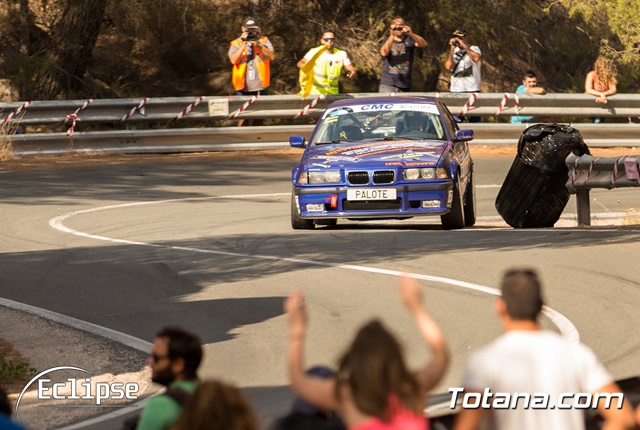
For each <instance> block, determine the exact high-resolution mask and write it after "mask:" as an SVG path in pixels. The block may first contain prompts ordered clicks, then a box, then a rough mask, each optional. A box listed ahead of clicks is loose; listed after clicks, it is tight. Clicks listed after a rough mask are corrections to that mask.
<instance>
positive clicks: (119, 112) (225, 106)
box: [0, 93, 640, 125]
mask: <svg viewBox="0 0 640 430" xmlns="http://www.w3.org/2000/svg"><path fill="white" fill-rule="evenodd" d="M404 94H407V95H415V96H436V95H437V96H438V97H439V98H440V99H441V100H442V101H443V102H444V103H445V104H446V105H447V106H448V107H449V109H450V110H451V112H452V113H453V114H456V115H457V114H459V113H461V112H462V111H463V109H464V107H465V105H466V104H467V103H468V102H469V94H464V93H439V94H438V93H403V95H404ZM507 94H509V93H507ZM380 95H384V94H380V93H351V94H336V95H329V96H326V97H324V98H320V97H314V96H309V97H307V98H306V99H301V98H300V97H298V96H295V95H274V96H261V97H258V98H257V99H256V98H253V97H245V96H224V97H220V96H215V97H214V96H210V97H158V98H144V99H133V98H127V99H99V100H92V101H91V102H90V103H87V102H88V101H85V100H51V101H33V102H8V103H6V102H5V103H0V114H1V115H2V116H3V118H4V119H5V121H8V122H15V123H20V124H24V125H55V124H60V123H62V122H63V121H65V120H68V121H70V120H71V119H70V118H69V116H70V115H74V114H75V115H77V117H78V118H79V119H80V120H81V121H82V122H86V123H129V122H140V121H172V120H174V119H176V117H178V116H179V115H181V114H182V113H184V115H183V116H182V117H181V118H180V120H181V121H202V120H212V119H214V120H216V119H217V120H220V119H229V117H230V116H231V115H233V114H234V113H235V112H238V111H239V110H241V112H240V113H239V116H238V117H239V118H246V119H268V118H279V119H282V118H293V117H295V116H296V115H299V114H301V113H302V111H303V110H304V109H305V108H307V111H306V112H305V113H304V115H306V116H310V117H318V116H320V115H321V113H322V112H323V111H324V109H326V107H327V106H329V104H330V103H332V102H334V101H336V100H343V99H352V98H360V97H366V96H380ZM509 95H510V97H509V99H508V100H505V93H478V94H477V97H476V98H475V100H474V102H473V104H472V105H471V106H470V107H469V111H468V113H469V114H470V115H474V116H495V115H497V114H498V110H500V107H501V106H502V109H501V112H500V115H503V116H504V115H507V116H511V115H514V114H515V106H514V103H515V98H514V97H513V96H514V95H513V94H509ZM518 100H519V101H518V105H519V114H521V115H533V116H555V117H558V116H561V117H568V116H573V117H590V116H603V117H638V116H640V94H616V95H614V96H611V97H609V98H608V100H609V103H607V104H606V105H602V104H597V103H595V100H594V97H593V96H590V95H586V94H547V95H544V96H537V95H527V94H521V95H520V94H519V95H518ZM505 101H506V103H505V104H503V102H505ZM85 104H86V106H85ZM312 104H313V106H311V105H312ZM243 107H244V109H243ZM21 108H22V109H21ZM19 109H21V111H20V113H19V114H17V115H13V116H12V117H11V118H8V117H10V116H11V115H12V113H15V112H16V111H17V110H19ZM187 109H188V110H189V112H188V113H187V112H185V110H187Z"/></svg>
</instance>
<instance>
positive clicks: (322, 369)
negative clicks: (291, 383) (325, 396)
mask: <svg viewBox="0 0 640 430" xmlns="http://www.w3.org/2000/svg"><path fill="white" fill-rule="evenodd" d="M305 373H306V374H307V375H309V376H310V377H313V378H318V379H329V378H333V377H334V376H335V373H334V372H333V370H331V369H330V368H328V367H326V366H314V367H311V368H309V369H307V371H306V372H305ZM271 430H346V428H345V426H344V423H343V422H342V419H340V417H338V416H337V415H336V414H335V413H333V412H325V411H322V410H320V409H318V408H316V407H315V406H313V405H312V404H310V403H309V402H307V401H305V400H304V399H303V398H302V397H300V396H298V397H296V399H295V401H294V402H293V408H292V410H291V412H290V413H289V414H287V415H285V416H284V417H282V418H280V419H278V420H277V421H276V422H275V424H274V426H273V427H272V429H271Z"/></svg>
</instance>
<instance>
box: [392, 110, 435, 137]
mask: <svg viewBox="0 0 640 430" xmlns="http://www.w3.org/2000/svg"><path fill="white" fill-rule="evenodd" d="M427 134H428V133H427V131H426V130H425V118H424V117H423V116H422V115H421V114H420V113H418V112H408V113H407V114H406V115H405V116H404V129H403V130H402V131H400V133H398V136H402V137H426V136H427Z"/></svg>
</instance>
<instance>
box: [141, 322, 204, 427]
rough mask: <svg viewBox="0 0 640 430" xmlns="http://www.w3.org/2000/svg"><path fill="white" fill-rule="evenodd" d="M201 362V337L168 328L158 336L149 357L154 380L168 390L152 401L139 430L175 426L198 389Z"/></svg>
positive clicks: (145, 411) (177, 328) (144, 411)
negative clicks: (189, 398) (198, 373)
mask: <svg viewBox="0 0 640 430" xmlns="http://www.w3.org/2000/svg"><path fill="white" fill-rule="evenodd" d="M200 361H202V347H201V346H200V339H199V338H198V336H196V335H194V334H192V333H189V332H187V331H186V330H184V329H181V328H179V327H165V328H164V329H162V330H161V331H160V332H159V333H158V334H157V335H156V338H155V340H154V341H153V346H152V348H151V356H150V357H149V366H150V367H151V381H152V382H155V383H157V384H161V385H164V386H166V387H167V391H166V392H165V393H164V394H163V395H160V396H155V397H152V398H151V399H149V402H148V403H147V406H145V408H144V410H143V411H142V416H141V417H140V422H139V423H138V427H137V428H138V430H160V429H166V428H169V427H170V426H171V425H173V424H174V423H175V421H176V420H177V419H178V417H179V415H180V412H181V411H182V406H183V404H184V402H185V401H186V399H187V398H188V397H189V396H190V395H191V394H192V393H193V392H194V391H195V389H196V386H197V384H198V377H197V371H198V366H199V365H200Z"/></svg>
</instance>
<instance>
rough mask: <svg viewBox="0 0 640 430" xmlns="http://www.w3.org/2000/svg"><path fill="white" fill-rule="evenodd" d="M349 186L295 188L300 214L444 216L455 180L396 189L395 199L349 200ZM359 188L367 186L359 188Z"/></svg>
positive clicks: (373, 216) (372, 216)
mask: <svg viewBox="0 0 640 430" xmlns="http://www.w3.org/2000/svg"><path fill="white" fill-rule="evenodd" d="M348 188H352V189H353V188H356V187H347V186H299V185H298V186H294V195H293V198H294V199H295V205H296V209H297V212H298V215H299V216H300V217H302V218H306V219H323V218H350V219H357V218H367V219H371V218H402V217H414V216H428V215H431V216H434V215H443V214H445V213H447V212H449V210H450V208H451V200H452V195H453V181H451V180H438V181H430V182H428V183H420V184H415V185H414V184H412V185H396V186H385V187H383V188H395V189H396V195H397V198H396V199H395V200H358V201H349V200H348V199H347V189H348ZM358 188H360V189H362V188H366V187H358Z"/></svg>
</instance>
